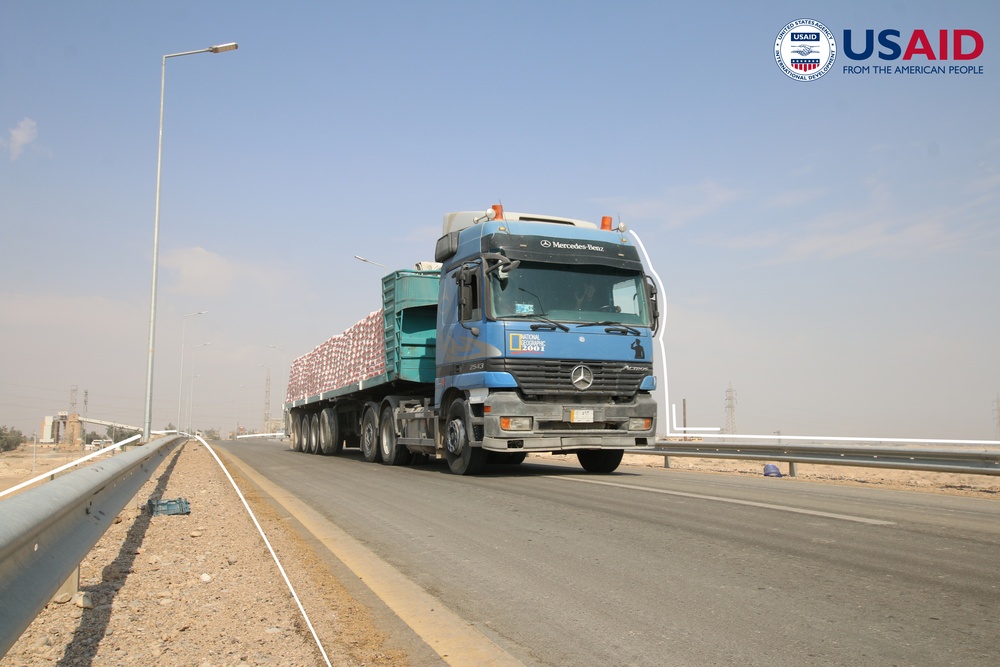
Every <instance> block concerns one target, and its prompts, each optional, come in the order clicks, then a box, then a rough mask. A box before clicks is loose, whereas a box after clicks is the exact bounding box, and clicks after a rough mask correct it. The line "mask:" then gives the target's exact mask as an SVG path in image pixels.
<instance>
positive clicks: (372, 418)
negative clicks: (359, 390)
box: [361, 404, 382, 463]
mask: <svg viewBox="0 0 1000 667" xmlns="http://www.w3.org/2000/svg"><path fill="white" fill-rule="evenodd" d="M375 410H376V407H375V406H374V405H373V404H368V405H367V406H365V411H364V414H363V415H362V416H361V455H362V456H364V457H365V461H368V462H369V463H374V462H375V461H378V460H379V458H380V457H381V455H382V452H380V451H379V442H378V440H379V438H378V413H377V412H376V411H375Z"/></svg>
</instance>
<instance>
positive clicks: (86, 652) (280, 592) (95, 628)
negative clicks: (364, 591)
mask: <svg viewBox="0 0 1000 667" xmlns="http://www.w3.org/2000/svg"><path fill="white" fill-rule="evenodd" d="M46 454H47V455H46V456H45V457H44V462H43V459H42V458H41V457H40V458H39V459H38V461H36V465H35V468H36V472H37V471H39V470H43V469H45V467H46V466H47V467H49V468H52V467H57V466H58V465H59V464H61V463H63V462H64V460H65V459H66V458H67V454H66V453H65V452H58V451H52V452H46ZM49 454H50V455H49ZM70 456H72V455H70ZM31 464H32V453H31V448H30V447H29V448H28V449H27V452H24V451H23V450H22V451H20V452H15V453H8V454H4V455H3V456H0V488H9V487H10V486H13V485H14V484H16V483H18V482H20V481H24V480H25V479H28V478H30V476H31V475H30V471H31ZM227 467H228V468H229V469H230V471H231V474H233V477H234V478H235V479H236V482H237V485H238V486H239V487H240V489H241V490H243V492H244V494H245V495H246V496H247V501H248V503H249V504H250V506H251V507H252V508H253V510H254V513H255V514H256V516H257V519H258V521H259V522H260V524H261V526H262V527H263V529H264V532H265V534H266V535H267V538H268V541H269V542H270V543H271V545H272V546H273V548H274V550H275V552H276V553H277V554H278V558H279V560H280V561H281V564H282V567H283V568H284V569H285V571H286V573H287V575H288V578H289V579H290V580H291V581H292V582H293V586H294V587H295V589H296V592H297V593H298V595H299V597H300V599H301V600H302V604H303V606H304V607H305V609H306V613H307V614H308V616H309V619H310V621H311V623H312V625H313V627H314V628H315V630H316V632H317V634H318V635H319V638H320V641H321V642H322V644H323V648H324V650H325V651H326V653H327V655H328V657H329V659H330V661H331V663H332V664H334V665H348V666H351V665H376V666H377V665H405V664H407V658H406V656H405V655H404V654H403V653H402V652H400V651H398V650H393V649H388V648H385V647H384V646H383V644H384V642H385V639H386V638H385V637H384V636H383V635H382V634H381V633H380V632H379V631H378V630H377V629H376V627H375V624H374V623H373V620H372V617H371V615H370V613H369V611H368V609H366V608H365V607H364V605H361V604H359V603H358V602H357V601H356V600H354V599H353V598H352V597H351V595H350V594H349V593H348V592H347V591H346V590H345V589H344V588H343V587H342V586H341V585H340V583H339V582H338V581H336V579H335V578H333V577H331V576H330V573H329V569H328V567H327V566H326V565H325V564H323V563H322V562H321V561H320V560H318V559H317V558H316V556H315V553H314V552H313V550H312V548H311V547H310V546H308V545H307V544H306V543H305V542H303V541H302V540H301V539H300V538H299V536H298V535H297V534H296V533H295V531H294V529H292V528H291V527H290V526H289V524H288V520H287V518H285V517H282V516H280V515H279V514H278V513H277V512H276V511H275V510H274V509H273V508H272V506H271V505H270V504H269V503H268V502H266V501H265V500H263V499H261V498H259V497H257V496H256V494H254V493H253V492H252V491H250V489H252V486H251V485H250V483H249V482H247V481H246V480H243V479H240V478H239V477H237V475H236V474H235V473H233V472H232V471H233V466H227ZM150 497H152V498H154V499H164V500H167V499H176V498H179V497H184V498H186V499H187V500H188V502H189V503H190V507H191V513H190V514H189V515H174V516H169V515H161V516H152V515H151V514H150V513H149V512H148V510H145V509H143V508H137V507H135V506H129V507H126V508H125V509H124V510H123V511H122V512H121V514H120V515H119V517H118V519H119V521H118V522H117V523H115V524H113V525H112V526H111V527H110V528H109V530H108V532H107V533H106V534H105V535H104V537H103V538H101V540H100V542H98V544H97V545H96V546H95V547H94V549H93V550H92V551H91V552H90V554H89V555H88V556H87V558H86V559H85V560H84V561H83V563H82V564H81V567H80V590H81V592H82V593H83V594H84V596H85V598H86V599H80V600H79V601H78V600H73V599H67V598H69V596H68V595H67V596H64V597H63V598H62V599H61V598H59V597H57V598H56V601H53V602H51V603H49V605H47V606H46V608H45V609H44V610H43V611H42V613H41V614H39V616H38V617H37V618H36V619H35V621H34V622H33V623H32V624H31V625H30V626H29V627H28V629H27V630H26V631H25V632H24V634H23V635H22V636H21V638H20V639H19V640H18V642H17V643H16V644H15V645H14V646H13V647H12V648H11V649H10V651H8V653H7V654H6V656H4V657H3V658H0V667H15V666H22V665H53V664H58V665H76V664H80V665H91V664H93V665H144V666H145V665H152V664H156V665H165V666H177V667H189V666H201V667H216V666H226V667H228V666H235V665H283V666H285V665H287V666H289V667H292V666H296V665H323V664H325V662H324V660H323V657H322V655H321V654H320V652H319V649H318V648H317V646H316V642H315V641H314V639H313V637H312V634H311V632H310V631H309V628H308V626H307V624H306V623H305V622H304V621H303V620H302V614H301V613H300V611H299V609H298V607H297V605H296V603H295V601H294V599H293V598H292V596H291V594H290V593H289V591H288V588H287V587H286V585H285V583H284V581H283V579H282V577H281V575H280V572H279V570H278V568H277V565H276V564H275V562H274V559H273V558H272V557H271V555H270V553H269V551H268V550H267V548H266V546H265V544H264V540H263V538H261V536H260V534H259V533H258V531H257V529H256V528H255V527H254V525H253V522H252V521H251V519H250V518H249V515H248V514H247V512H246V510H245V509H244V507H243V505H242V503H241V502H240V500H239V497H238V495H237V494H236V492H235V490H234V489H233V488H232V485H231V484H230V483H229V481H228V480H227V479H226V478H225V475H224V474H223V472H222V471H221V470H220V468H219V467H218V465H217V464H216V463H215V461H214V460H213V459H212V457H211V455H210V453H209V452H208V450H207V449H206V448H205V447H204V446H202V445H201V444H199V443H198V442H197V441H189V442H188V443H187V444H186V445H184V446H183V447H179V448H177V449H175V451H174V453H172V454H171V455H170V456H169V457H168V458H167V460H166V461H165V462H164V463H163V464H161V465H160V468H158V469H157V470H156V472H155V473H154V474H153V478H152V479H151V480H150V481H149V482H147V484H146V485H145V486H144V487H143V489H142V491H141V492H140V494H139V498H142V499H146V498H150ZM0 502H2V500H0ZM78 597H79V596H78ZM81 605H82V606H81Z"/></svg>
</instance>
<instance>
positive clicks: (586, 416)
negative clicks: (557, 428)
mask: <svg viewBox="0 0 1000 667" xmlns="http://www.w3.org/2000/svg"><path fill="white" fill-rule="evenodd" d="M569 420H570V421H571V422H573V423H574V424H593V423H594V411H593V410H570V411H569Z"/></svg>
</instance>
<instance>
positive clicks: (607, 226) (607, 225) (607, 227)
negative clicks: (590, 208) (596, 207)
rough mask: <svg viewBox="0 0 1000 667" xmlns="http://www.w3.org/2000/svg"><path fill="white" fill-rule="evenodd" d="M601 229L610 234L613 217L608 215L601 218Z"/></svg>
mask: <svg viewBox="0 0 1000 667" xmlns="http://www.w3.org/2000/svg"><path fill="white" fill-rule="evenodd" d="M601 229H603V230H604V231H606V232H610V231H611V216H610V215H606V216H604V217H602V218H601Z"/></svg>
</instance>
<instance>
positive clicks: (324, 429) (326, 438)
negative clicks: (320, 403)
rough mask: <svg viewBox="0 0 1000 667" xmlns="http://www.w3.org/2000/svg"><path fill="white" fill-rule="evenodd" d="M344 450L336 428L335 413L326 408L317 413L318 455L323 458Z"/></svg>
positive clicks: (331, 409) (338, 430)
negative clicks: (321, 455)
mask: <svg viewBox="0 0 1000 667" xmlns="http://www.w3.org/2000/svg"><path fill="white" fill-rule="evenodd" d="M343 448H344V439H343V438H342V437H341V436H340V429H339V428H337V413H336V412H334V411H333V408H326V409H324V410H323V411H322V412H320V413H319V453H320V454H323V455H324V456H329V455H330V454H339V453H340V450H342V449H343Z"/></svg>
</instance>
